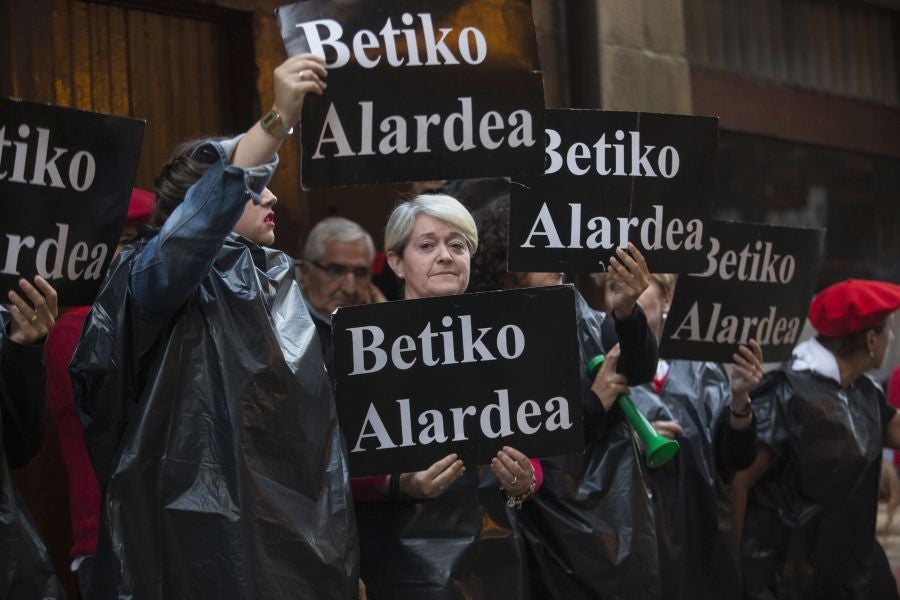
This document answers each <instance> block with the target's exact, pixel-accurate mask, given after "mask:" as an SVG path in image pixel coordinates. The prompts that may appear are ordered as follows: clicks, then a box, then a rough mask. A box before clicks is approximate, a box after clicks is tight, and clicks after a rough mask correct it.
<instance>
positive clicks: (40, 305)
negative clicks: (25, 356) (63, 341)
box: [7, 276, 59, 345]
mask: <svg viewBox="0 0 900 600" xmlns="http://www.w3.org/2000/svg"><path fill="white" fill-rule="evenodd" d="M34 284H35V285H31V284H30V283H28V281H27V280H25V279H20V280H19V288H20V289H21V290H22V292H23V293H24V295H25V296H26V297H27V298H28V301H25V300H24V299H23V298H22V296H20V295H19V294H17V293H16V292H15V291H13V290H10V291H9V300H10V302H12V304H10V305H9V306H8V307H7V308H8V309H9V314H10V315H12V321H10V324H9V339H10V340H11V341H13V342H15V343H17V344H21V345H29V344H34V343H37V342H39V341H41V340H42V339H44V338H45V337H46V336H47V333H48V332H49V331H50V329H51V328H52V327H53V325H54V324H55V323H56V317H57V316H59V310H58V308H57V306H56V290H54V289H53V286H52V285H50V284H49V283H47V280H46V279H44V278H43V277H41V276H36V277H35V278H34Z"/></svg>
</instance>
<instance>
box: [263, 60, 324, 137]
mask: <svg viewBox="0 0 900 600" xmlns="http://www.w3.org/2000/svg"><path fill="white" fill-rule="evenodd" d="M326 77H328V72H327V71H326V70H325V59H323V58H322V57H320V56H316V55H314V54H299V55H297V56H292V57H290V58H289V59H287V60H286V61H284V62H283V63H281V65H279V66H278V67H277V68H276V69H275V81H274V92H275V101H274V103H273V104H272V110H274V111H275V112H277V113H278V114H279V115H281V119H282V122H283V123H284V126H285V127H288V128H289V127H291V126H292V125H293V124H294V123H296V122H297V121H299V120H300V111H301V110H303V98H304V97H305V96H306V94H309V93H313V94H318V95H319V96H321V95H322V94H323V93H324V92H325V88H326V87H328V86H327V84H326V83H325V82H324V81H323V79H325V78H326Z"/></svg>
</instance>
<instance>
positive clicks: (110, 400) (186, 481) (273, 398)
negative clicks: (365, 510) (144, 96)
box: [70, 141, 358, 600]
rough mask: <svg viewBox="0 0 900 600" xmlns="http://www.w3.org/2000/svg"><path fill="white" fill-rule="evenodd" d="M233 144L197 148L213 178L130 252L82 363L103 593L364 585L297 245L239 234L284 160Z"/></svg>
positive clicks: (347, 593) (257, 595)
mask: <svg viewBox="0 0 900 600" xmlns="http://www.w3.org/2000/svg"><path fill="white" fill-rule="evenodd" d="M234 146H235V141H231V142H228V143H223V144H220V143H207V144H205V145H203V146H200V147H199V148H198V150H197V151H195V153H194V158H195V159H196V160H199V161H202V162H205V163H208V164H209V166H208V168H207V169H206V171H205V173H204V174H203V177H202V178H201V179H200V181H199V182H198V183H196V184H195V185H194V186H193V187H192V188H191V189H190V191H189V192H188V194H187V197H186V199H185V201H184V202H183V203H182V204H181V205H180V206H179V207H178V208H177V209H176V210H175V211H174V212H173V213H172V215H171V216H170V217H169V218H168V220H167V221H166V223H165V225H164V226H163V228H162V230H161V231H160V232H159V234H158V235H157V236H155V237H153V238H151V239H142V240H140V241H139V242H137V243H135V244H133V245H131V246H130V247H127V248H126V249H125V250H124V251H123V252H122V254H121V255H120V257H119V260H118V263H117V264H115V265H114V267H113V270H112V272H111V275H110V277H109V280H108V282H107V284H106V286H105V287H104V289H103V290H102V291H101V293H100V295H99V297H98V299H97V302H96V304H95V305H94V307H93V308H92V310H91V313H90V314H89V316H88V318H87V321H86V324H85V329H84V330H83V333H82V339H81V342H80V344H79V346H78V348H77V349H76V352H75V356H74V357H73V360H72V363H71V365H70V371H71V373H72V374H73V381H74V387H75V392H76V399H77V401H78V406H79V409H80V410H81V412H82V413H83V418H84V422H85V436H86V442H87V447H88V450H89V451H90V452H91V458H92V461H93V463H94V466H95V470H96V472H97V475H98V480H99V483H100V485H101V489H102V491H103V514H102V520H101V531H100V540H99V544H98V553H97V564H96V566H95V573H96V576H97V579H98V581H97V586H98V588H99V595H98V597H100V598H113V597H119V598H135V599H144V598H151V599H159V600H170V599H175V598H179V599H180V598H185V599H186V598H210V599H212V598H215V599H220V598H222V599H225V598H228V599H232V598H234V599H238V598H239V599H246V600H251V599H252V600H258V599H265V600H279V599H284V600H287V599H291V600H294V599H298V598H300V599H310V600H327V599H335V600H337V599H340V600H348V599H350V598H356V592H357V577H358V546H357V539H356V527H355V520H354V516H353V507H352V500H351V495H350V487H349V479H348V471H347V465H346V454H345V449H344V446H343V441H342V438H341V435H340V430H339V427H338V423H337V419H336V412H335V407H334V401H333V396H332V390H331V384H330V381H329V379H328V376H327V374H326V372H325V369H324V366H323V361H322V354H321V349H320V346H319V340H318V338H317V335H316V329H315V326H314V325H313V322H312V319H311V317H310V315H309V312H308V310H307V308H306V305H305V303H304V302H303V299H302V297H301V294H300V288H299V286H298V285H297V283H296V282H295V281H294V280H293V275H292V274H293V268H292V262H291V260H290V258H288V257H287V256H286V255H285V254H283V253H281V252H277V251H274V250H269V249H265V248H261V247H259V246H256V245H255V244H253V243H252V242H250V241H249V240H246V239H244V238H242V237H240V236H237V235H235V234H231V233H228V232H230V231H231V228H232V227H233V226H234V223H235V222H236V221H237V219H238V217H240V215H241V213H242V211H243V207H244V204H245V203H246V201H247V198H248V193H249V195H250V196H251V197H253V198H254V199H256V200H257V201H258V193H259V192H260V191H261V190H262V189H263V187H264V186H265V184H266V183H267V182H268V177H269V176H270V175H271V171H272V170H274V162H273V163H272V165H271V168H270V169H269V171H268V172H263V173H258V172H254V171H252V170H244V169H239V168H237V167H234V166H231V165H228V164H227V160H228V156H229V155H230V152H232V151H233V149H234ZM154 240H156V241H154ZM145 252H155V253H154V254H150V255H149V257H150V258H149V259H148V258H147V255H144V257H143V258H144V260H143V262H142V260H141V259H142V254H143V253H145ZM136 265H137V266H136ZM154 268H162V269H166V270H165V271H164V272H163V275H162V276H161V277H156V278H155V279H154V280H153V281H155V282H156V283H157V284H160V282H161V284H160V285H161V288H160V289H161V293H158V294H157V296H156V299H155V300H154V301H153V303H152V304H153V305H152V306H147V305H146V301H145V303H144V304H143V305H142V304H141V303H139V302H138V301H137V298H139V297H145V298H146V297H150V294H149V293H147V292H146V291H142V290H140V289H138V287H137V286H139V285H146V284H142V280H141V278H140V277H138V275H141V276H143V274H144V273H145V270H146V269H154ZM182 290H183V291H184V297H183V298H182V297H181V292H182ZM141 294H142V295H141ZM157 302H158V303H159V304H158V305H157V304H156V303H157ZM167 305H174V306H175V308H174V309H172V310H168V309H167V310H164V311H162V312H156V311H158V310H159V306H167Z"/></svg>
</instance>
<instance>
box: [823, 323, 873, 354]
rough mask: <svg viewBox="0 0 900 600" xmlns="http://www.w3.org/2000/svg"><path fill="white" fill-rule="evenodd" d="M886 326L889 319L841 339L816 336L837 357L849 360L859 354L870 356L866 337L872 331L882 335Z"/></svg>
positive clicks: (843, 336)
mask: <svg viewBox="0 0 900 600" xmlns="http://www.w3.org/2000/svg"><path fill="white" fill-rule="evenodd" d="M886 326H887V319H885V320H884V321H882V322H881V323H878V324H877V325H874V326H872V327H866V328H865V329H863V330H861V331H854V332H853V333H850V334H847V335H842V336H840V337H826V336H824V335H819V336H816V339H817V340H819V343H820V344H822V345H823V346H825V347H826V348H828V350H830V351H831V353H832V354H834V355H835V356H840V357H842V358H849V357H851V356H854V355H856V354H859V353H864V354H868V350H867V349H866V335H867V334H868V333H869V332H870V331H874V332H875V333H876V334H881V332H882V331H884V328H885V327H886Z"/></svg>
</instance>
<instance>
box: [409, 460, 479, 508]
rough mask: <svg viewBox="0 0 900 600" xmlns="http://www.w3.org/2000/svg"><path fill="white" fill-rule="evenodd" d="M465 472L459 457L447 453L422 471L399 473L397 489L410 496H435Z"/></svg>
mask: <svg viewBox="0 0 900 600" xmlns="http://www.w3.org/2000/svg"><path fill="white" fill-rule="evenodd" d="M465 472H466V467H465V466H464V465H463V462H462V461H461V460H460V459H459V457H458V456H457V455H456V454H448V455H447V456H445V457H444V458H442V459H441V460H439V461H437V462H436V463H434V464H433V465H431V466H430V467H428V468H427V469H426V470H424V471H416V472H415V473H401V474H400V486H399V489H400V492H401V493H402V494H406V495H407V496H409V497H410V498H420V499H421V498H437V497H438V496H440V495H441V494H443V493H444V491H445V490H446V489H447V488H448V487H450V484H452V483H453V482H454V481H456V480H457V479H459V478H460V477H462V474H463V473H465Z"/></svg>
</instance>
